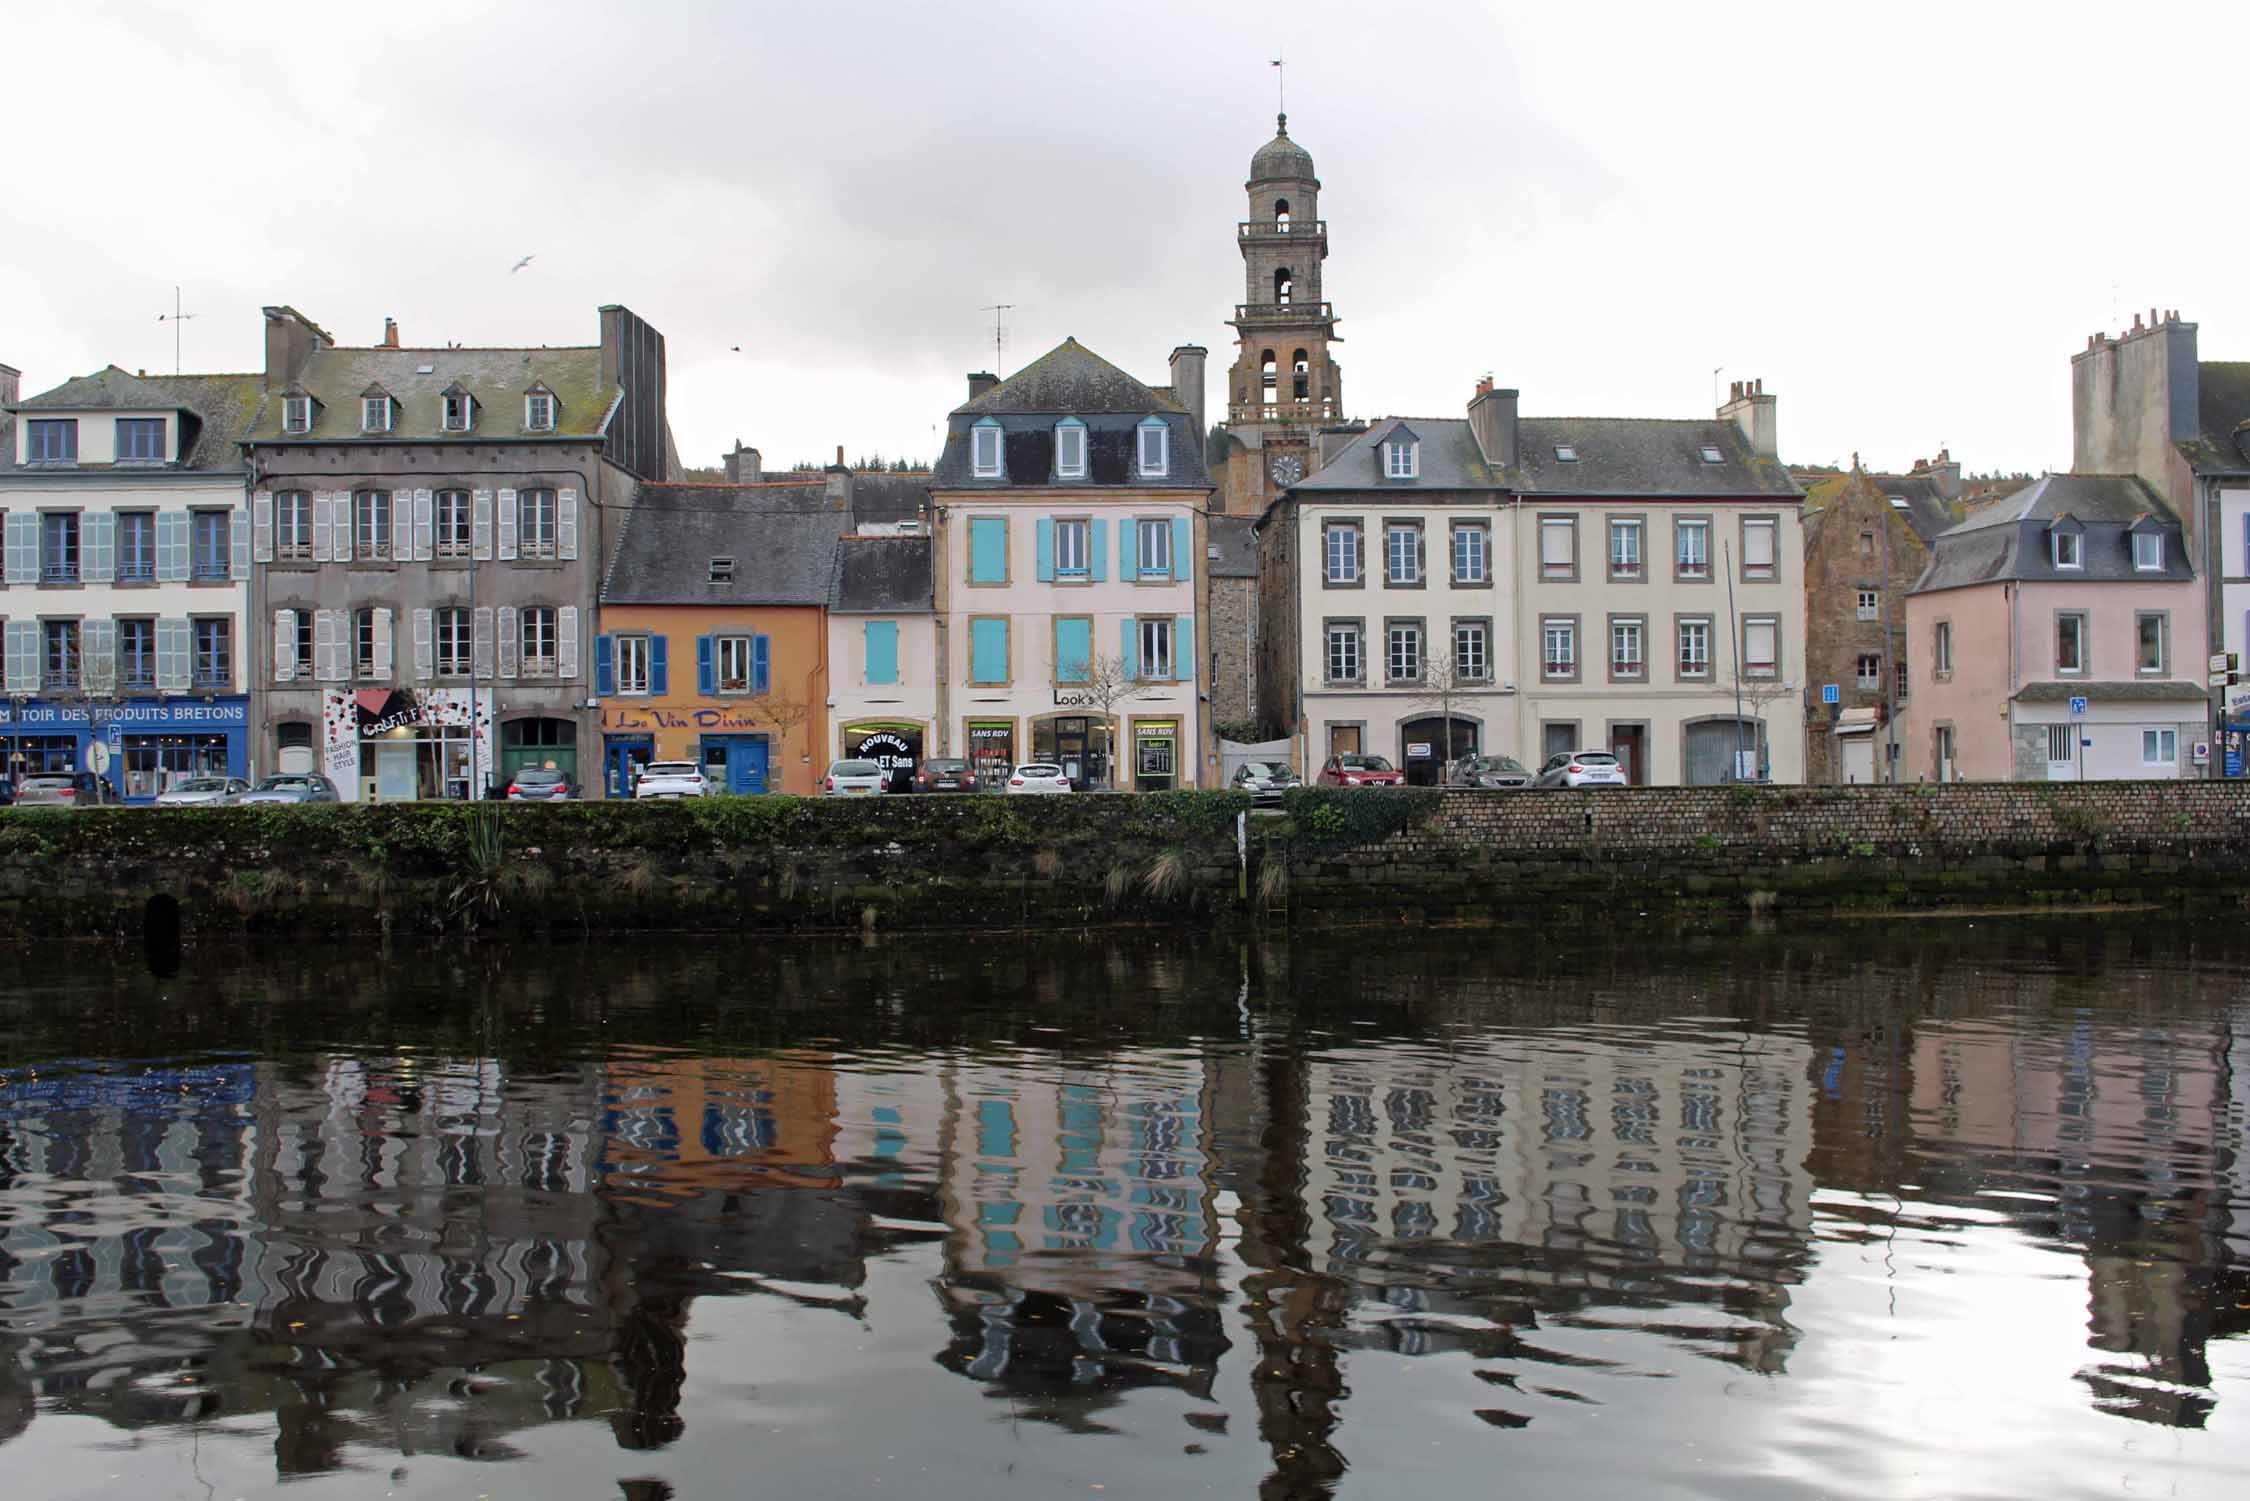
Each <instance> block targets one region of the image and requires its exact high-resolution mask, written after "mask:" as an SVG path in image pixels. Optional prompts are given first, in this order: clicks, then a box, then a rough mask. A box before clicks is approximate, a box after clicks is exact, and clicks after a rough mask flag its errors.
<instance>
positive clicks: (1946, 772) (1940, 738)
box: [1932, 724, 1954, 782]
mask: <svg viewBox="0 0 2250 1501" xmlns="http://www.w3.org/2000/svg"><path fill="white" fill-rule="evenodd" d="M1932 738H1933V739H1935V740H1936V742H1937V775H1938V780H1939V781H1941V782H1950V781H1952V780H1953V756H1954V743H1953V726H1951V725H1949V724H1941V725H1939V726H1938V727H1937V733H1936V734H1935V735H1934V736H1933V737H1932Z"/></svg>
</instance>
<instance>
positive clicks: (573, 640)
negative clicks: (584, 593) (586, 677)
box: [555, 605, 578, 683]
mask: <svg viewBox="0 0 2250 1501" xmlns="http://www.w3.org/2000/svg"><path fill="white" fill-rule="evenodd" d="M555 676H556V677H558V678H561V679H562V680H563V681H564V682H566V683H567V682H569V681H570V680H571V679H572V678H575V677H577V676H578V606H576V605H564V606H563V607H562V608H561V609H559V610H557V611H555Z"/></svg>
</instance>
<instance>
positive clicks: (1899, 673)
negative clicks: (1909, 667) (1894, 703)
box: [1891, 652, 1907, 704]
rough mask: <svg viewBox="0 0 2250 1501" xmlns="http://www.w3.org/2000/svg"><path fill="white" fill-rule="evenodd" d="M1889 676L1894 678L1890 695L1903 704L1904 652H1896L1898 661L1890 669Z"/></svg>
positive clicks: (1904, 693) (1905, 678) (1904, 679)
mask: <svg viewBox="0 0 2250 1501" xmlns="http://www.w3.org/2000/svg"><path fill="white" fill-rule="evenodd" d="M1891 676H1892V678H1893V679H1894V680H1895V681H1894V682H1893V685H1892V688H1891V697H1892V698H1894V699H1896V700H1898V702H1900V703H1902V704H1903V703H1905V702H1906V683H1907V677H1906V653H1904V652H1900V653H1899V654H1898V661H1897V663H1896V664H1895V665H1894V667H1893V669H1892V673H1891Z"/></svg>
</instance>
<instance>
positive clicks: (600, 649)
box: [594, 636, 617, 698]
mask: <svg viewBox="0 0 2250 1501" xmlns="http://www.w3.org/2000/svg"><path fill="white" fill-rule="evenodd" d="M616 692H617V638H616V637H615V636H596V637H595V638H594V696H595V697H596V698H609V697H611V696H613V695H614V694H615V693H616Z"/></svg>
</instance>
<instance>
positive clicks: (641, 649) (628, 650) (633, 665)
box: [617, 636, 649, 695]
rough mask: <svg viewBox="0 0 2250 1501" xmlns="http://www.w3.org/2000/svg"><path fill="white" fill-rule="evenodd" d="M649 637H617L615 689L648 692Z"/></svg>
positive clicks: (643, 693)
mask: <svg viewBox="0 0 2250 1501" xmlns="http://www.w3.org/2000/svg"><path fill="white" fill-rule="evenodd" d="M648 643H649V638H648V637H646V636H619V637H618V638H617V691H618V692H619V693H632V694H641V695H646V694H647V692H648V660H649V644H648Z"/></svg>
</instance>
